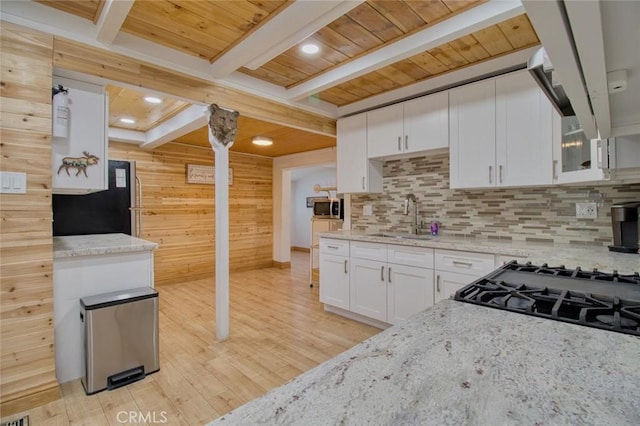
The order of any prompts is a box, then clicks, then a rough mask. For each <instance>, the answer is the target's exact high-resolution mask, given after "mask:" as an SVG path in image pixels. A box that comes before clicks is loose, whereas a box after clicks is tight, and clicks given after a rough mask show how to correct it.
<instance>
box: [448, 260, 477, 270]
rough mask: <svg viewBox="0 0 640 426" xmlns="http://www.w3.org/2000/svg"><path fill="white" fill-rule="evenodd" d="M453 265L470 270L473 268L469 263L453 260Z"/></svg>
mask: <svg viewBox="0 0 640 426" xmlns="http://www.w3.org/2000/svg"><path fill="white" fill-rule="evenodd" d="M452 263H453V264H454V265H458V266H466V267H468V268H471V267H472V266H473V263H469V262H460V261H459V260H454V261H453V262H452Z"/></svg>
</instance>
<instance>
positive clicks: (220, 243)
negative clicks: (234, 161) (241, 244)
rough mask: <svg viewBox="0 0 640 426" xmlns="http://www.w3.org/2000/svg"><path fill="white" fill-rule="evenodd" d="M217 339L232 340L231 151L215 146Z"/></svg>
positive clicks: (221, 146)
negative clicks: (230, 264) (230, 332)
mask: <svg viewBox="0 0 640 426" xmlns="http://www.w3.org/2000/svg"><path fill="white" fill-rule="evenodd" d="M213 151H214V153H215V168H216V169H215V180H216V187H215V193H216V195H215V202H216V236H215V237H216V337H217V338H218V340H226V339H227V338H228V337H229V148H227V147H226V146H224V145H221V144H216V145H215V146H214V148H213Z"/></svg>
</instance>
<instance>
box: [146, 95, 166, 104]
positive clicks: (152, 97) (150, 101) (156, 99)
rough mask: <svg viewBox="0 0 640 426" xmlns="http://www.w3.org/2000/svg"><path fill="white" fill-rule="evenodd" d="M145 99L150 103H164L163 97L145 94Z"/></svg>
mask: <svg viewBox="0 0 640 426" xmlns="http://www.w3.org/2000/svg"><path fill="white" fill-rule="evenodd" d="M144 100H145V101H146V102H149V103H150V104H161V103H162V99H160V98H156V97H155V96H145V97H144Z"/></svg>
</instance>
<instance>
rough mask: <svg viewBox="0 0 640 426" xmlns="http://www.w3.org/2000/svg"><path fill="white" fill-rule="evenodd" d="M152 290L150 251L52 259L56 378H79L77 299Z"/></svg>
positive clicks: (78, 310)
mask: <svg viewBox="0 0 640 426" xmlns="http://www.w3.org/2000/svg"><path fill="white" fill-rule="evenodd" d="M137 287H153V251H143V252H135V253H119V254H105V255H95V256H77V257H65V258H60V259H54V262H53V323H54V339H55V340H54V342H55V358H56V377H57V379H58V382H59V383H65V382H68V381H70V380H75V379H78V378H80V377H82V354H83V351H82V346H81V341H82V340H81V333H82V330H83V328H82V327H83V326H82V322H81V321H80V298H82V297H86V296H93V295H96V294H102V293H109V292H112V291H119V290H127V289H132V288H137Z"/></svg>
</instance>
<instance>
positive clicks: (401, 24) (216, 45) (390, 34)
mask: <svg viewBox="0 0 640 426" xmlns="http://www.w3.org/2000/svg"><path fill="white" fill-rule="evenodd" d="M38 2H39V3H42V4H45V5H47V6H51V7H55V8H58V9H61V10H63V11H65V12H68V13H71V14H74V15H77V16H81V17H83V18H85V19H88V20H91V21H93V22H95V21H96V20H97V19H98V17H99V16H100V13H101V10H102V8H103V3H104V0H91V1H80V0H69V1H50V0H39V1H38ZM486 2H487V0H430V1H417V0H367V1H364V2H362V3H360V4H358V5H357V6H355V7H353V8H352V9H351V10H349V11H348V12H347V13H345V14H343V15H342V16H339V17H338V18H337V19H334V20H333V21H332V22H330V23H329V24H328V25H326V26H324V27H323V28H320V29H319V30H318V31H316V32H315V33H314V34H312V35H310V36H309V37H307V38H306V39H305V40H303V41H302V42H299V43H297V44H295V45H294V46H292V47H290V48H288V49H286V50H284V51H283V52H282V53H280V54H277V55H276V56H275V57H273V58H272V59H271V60H268V61H267V62H266V63H264V64H263V65H262V66H259V67H258V68H257V69H255V70H251V69H249V68H246V67H240V68H239V69H238V70H237V71H238V72H239V73H242V74H245V75H248V76H251V77H254V78H256V79H258V80H262V81H264V82H268V83H271V84H273V85H276V86H280V87H282V88H284V89H290V88H294V87H296V86H298V85H300V84H303V83H305V82H308V81H309V80H311V79H314V78H317V77H319V76H322V75H323V74H326V73H327V72H330V71H332V70H335V69H337V68H339V67H340V66H343V65H345V64H348V63H349V62H350V61H354V60H356V59H359V58H362V57H364V56H366V55H368V54H370V53H372V52H375V51H376V50H378V49H380V48H382V47H384V46H386V45H388V44H389V43H394V42H397V41H400V40H402V39H404V38H406V37H409V36H411V35H412V34H416V33H417V32H419V31H422V30H424V29H426V28H430V27H431V26H434V25H437V24H440V23H443V22H445V21H447V20H448V19H450V18H452V17H453V16H455V15H458V14H460V13H464V12H467V11H469V10H470V9H472V8H475V7H478V6H479V5H482V4H484V3H486ZM292 4H294V2H292V1H286V0H273V1H263V0H233V1H231V0H214V1H204V0H202V1H192V0H154V1H143V0H136V1H134V3H133V6H132V7H131V9H130V11H129V13H128V14H127V16H126V19H125V20H124V22H123V24H122V26H121V28H120V31H122V32H125V33H128V34H131V35H134V36H137V37H140V38H142V39H145V40H148V41H151V42H154V43H156V44H159V45H162V46H165V47H169V48H171V49H175V50H177V51H180V52H182V53H186V54H188V55H192V56H195V57H198V58H201V59H203V60H206V61H208V62H210V63H214V62H216V60H217V59H219V58H221V57H222V56H223V55H225V54H226V53H227V52H229V51H230V50H231V49H233V48H234V47H235V46H237V45H238V43H242V42H243V40H245V39H247V37H249V36H250V35H251V34H252V33H253V32H254V31H256V30H258V29H259V28H260V27H262V26H264V25H267V24H268V22H269V21H270V20H271V19H273V18H274V17H275V16H276V15H278V14H279V13H281V12H282V11H284V10H286V9H287V8H288V7H291V5H292ZM512 16H513V15H512ZM307 42H315V43H316V44H317V45H318V46H319V47H320V53H318V54H316V55H315V56H308V55H304V54H303V53H301V50H300V48H301V46H302V44H303V43H307ZM537 44H539V40H538V37H537V35H536V33H535V31H534V29H533V27H532V25H531V23H530V22H529V19H528V18H527V16H526V15H525V14H521V15H519V16H515V17H512V18H510V19H507V20H504V21H503V22H499V23H497V24H495V25H490V26H487V27H484V28H483V29H480V30H476V31H474V32H472V33H470V34H466V35H463V36H461V37H458V38H456V39H454V40H452V41H449V42H448V43H445V44H442V45H440V46H436V47H433V48H429V49H426V50H425V51H422V52H420V53H418V54H415V55H413V56H411V57H408V58H406V59H403V60H399V61H396V62H395V63H392V64H388V65H386V66H382V67H380V68H377V69H375V70H374V71H371V72H368V73H366V74H364V75H359V76H357V77H354V78H351V79H350V80H348V81H341V82H336V84H335V85H333V86H332V87H328V88H324V89H322V90H320V91H319V92H318V93H316V94H314V95H312V97H313V98H316V99H321V100H323V101H325V102H327V103H330V104H334V105H336V106H339V107H340V106H345V105H349V104H351V103H354V102H357V101H360V100H363V99H366V98H369V97H371V96H375V95H379V94H382V93H385V92H387V91H390V90H394V89H397V88H400V87H404V86H407V85H411V84H414V83H416V82H420V81H424V80H427V79H429V78H432V77H435V76H440V75H443V74H445V73H448V72H451V71H454V70H458V69H461V68H464V67H467V66H469V65H472V64H477V63H479V62H483V61H487V60H490V59H492V58H496V57H499V56H502V55H506V54H509V53H512V52H515V51H518V50H521V49H525V48H528V47H531V46H534V45H537ZM266 47H267V46H265V48H266ZM113 90H114V91H115V90H116V89H113ZM112 96H113V94H112ZM124 99H125V98H122V99H120V100H119V99H114V100H112V102H120V101H123V102H124ZM163 108H164V109H165V112H167V110H166V108H167V106H166V105H165V106H164V107H163ZM121 109H122V108H121ZM169 109H170V108H169ZM120 112H121V113H124V112H123V111H120ZM149 113H151V111H149ZM170 116H171V114H167V115H166V117H167V118H168V117H170ZM115 119H116V118H114V120H115ZM156 122H158V120H157V119H151V118H149V119H147V120H146V121H144V123H141V124H140V130H143V129H144V128H145V126H150V125H152V124H153V123H156ZM267 130H269V129H267ZM299 136H300V135H295V137H299ZM187 139H191V138H187Z"/></svg>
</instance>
